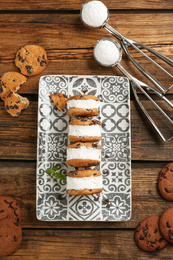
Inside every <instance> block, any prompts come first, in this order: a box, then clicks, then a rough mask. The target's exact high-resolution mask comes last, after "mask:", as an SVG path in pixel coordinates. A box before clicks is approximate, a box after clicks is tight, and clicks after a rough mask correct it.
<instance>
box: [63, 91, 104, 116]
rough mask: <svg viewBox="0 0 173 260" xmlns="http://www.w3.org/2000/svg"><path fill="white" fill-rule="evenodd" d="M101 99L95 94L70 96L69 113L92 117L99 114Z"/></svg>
mask: <svg viewBox="0 0 173 260" xmlns="http://www.w3.org/2000/svg"><path fill="white" fill-rule="evenodd" d="M99 107H100V101H99V99H98V98H97V97H96V96H93V95H75V96H72V97H70V98H68V101H67V109H68V110H67V115H69V116H81V117H85V116H86V117H92V116H98V115H99Z"/></svg>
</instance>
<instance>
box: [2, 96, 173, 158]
mask: <svg viewBox="0 0 173 260" xmlns="http://www.w3.org/2000/svg"><path fill="white" fill-rule="evenodd" d="M143 104H144V105H145V107H146V109H147V110H148V111H150V113H151V112H152V109H151V103H150V101H145V100H144V102H143ZM158 104H159V105H160V106H161V105H163V102H158ZM37 106H38V104H37V101H30V105H29V107H28V108H27V109H26V110H24V111H22V113H21V114H20V115H19V117H18V118H17V119H16V118H14V117H11V116H10V114H8V113H7V112H6V111H5V109H4V103H3V102H0V118H1V121H0V158H1V159H13V160H14V159H16V160H35V159H36V145H37ZM163 107H165V106H163ZM154 111H155V110H154ZM170 114H171V111H170ZM153 118H154V119H156V120H155V121H156V122H157V123H159V122H160V121H161V117H159V115H154V117H153ZM162 119H163V118H162ZM171 127H172V126H171ZM171 129H172V128H171ZM161 130H162V131H163V132H164V133H165V134H166V135H167V130H168V127H165V124H164V121H163V123H162V124H161ZM131 131H132V160H146V161H148V160H156V161H166V160H168V161H169V160H172V158H173V140H172V141H170V142H169V143H164V142H162V141H161V140H160V139H159V138H158V136H157V135H156V134H155V131H154V130H153V128H152V127H151V125H150V124H149V123H148V121H147V120H146V118H145V117H144V115H143V114H142V113H141V111H140V110H139V108H138V107H136V103H135V101H131Z"/></svg>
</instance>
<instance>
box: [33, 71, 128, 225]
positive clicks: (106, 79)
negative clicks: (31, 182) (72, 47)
mask: <svg viewBox="0 0 173 260" xmlns="http://www.w3.org/2000/svg"><path fill="white" fill-rule="evenodd" d="M57 92H61V93H64V94H66V95H67V96H72V95H78V94H91V95H95V96H97V97H99V98H100V100H101V107H100V117H99V119H100V120H101V122H102V127H101V135H102V140H101V145H102V155H101V164H100V166H99V167H98V168H99V169H100V171H101V172H102V175H103V192H102V193H101V194H94V195H88V196H71V195H68V194H66V183H65V182H64V181H61V180H57V179H53V178H51V177H50V176H49V175H48V174H46V173H44V170H46V169H48V168H50V167H52V166H54V165H57V167H58V169H59V171H60V172H61V173H63V174H64V175H66V174H67V173H68V172H69V171H70V170H72V169H70V168H69V167H67V165H66V164H65V161H66V147H67V145H68V121H69V117H68V116H67V115H66V111H58V110H57V109H56V107H55V105H54V104H53V102H52V101H51V100H50V97H49V95H50V94H51V93H57ZM130 141H131V140H130V90H129V81H128V79H127V78H124V77H113V76H67V75H65V76H62V75H47V76H43V77H41V78H40V82H39V103H38V140H37V142H38V143H37V206H36V207H37V208H36V210H37V218H38V219H39V220H43V221H126V220H129V219H130V216H131V157H130V156H131V154H130ZM71 168H72V167H71Z"/></svg>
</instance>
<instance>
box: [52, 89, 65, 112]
mask: <svg viewBox="0 0 173 260" xmlns="http://www.w3.org/2000/svg"><path fill="white" fill-rule="evenodd" d="M50 97H51V98H52V100H53V102H54V104H55V105H56V107H57V108H58V109H59V110H63V109H64V108H65V106H66V104H67V96H66V95H65V94H63V93H55V94H50Z"/></svg>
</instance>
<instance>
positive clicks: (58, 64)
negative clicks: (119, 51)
mask: <svg viewBox="0 0 173 260" xmlns="http://www.w3.org/2000/svg"><path fill="white" fill-rule="evenodd" d="M83 2H84V1H79V0H66V1H58V0H57V1H55V0H49V1H47V0H42V1H41V0H28V1H22V0H1V4H0V39H1V43H0V61H1V62H0V75H3V74H4V73H5V72H8V71H18V69H17V68H16V67H15V64H14V59H15V54H16V52H17V50H18V49H19V47H20V46H24V45H26V44H38V45H41V46H42V47H43V48H45V49H46V51H47V54H48V59H49V64H48V66H47V68H46V70H45V71H44V72H43V73H42V74H41V75H46V74H71V75H73V74H74V75H75V74H78V75H82V74H83V75H121V73H120V72H119V71H118V70H117V69H116V68H114V69H113V68H104V67H101V66H99V65H98V64H97V63H96V61H95V60H94V58H93V47H94V45H95V43H96V40H98V39H101V38H104V37H110V35H109V34H108V33H107V32H106V31H105V30H104V29H100V30H95V31H92V30H89V29H87V28H85V27H84V26H83V25H82V23H81V21H80V15H79V10H80V8H81V4H82V3H83ZM104 3H105V4H106V5H107V7H108V8H109V10H110V19H109V24H110V25H112V26H113V27H115V28H116V29H117V30H118V31H119V32H120V33H122V34H123V35H125V36H127V37H129V38H132V39H135V40H137V41H139V42H142V43H144V44H147V45H149V46H151V47H153V48H155V49H156V50H158V51H160V52H162V53H163V54H165V55H167V56H169V57H170V58H173V26H172V23H173V1H172V0H158V1H149V0H140V1H136V0H128V1H126V0H123V1H118V0H117V1H109V0H105V1H104ZM142 62H143V63H146V62H145V61H144V60H142ZM121 64H122V65H123V66H124V67H125V68H127V69H128V71H129V72H131V73H132V74H133V75H134V76H138V77H140V79H141V80H145V79H144V77H143V76H142V75H141V74H140V73H139V72H138V71H137V70H136V69H134V67H133V66H132V65H131V64H130V62H129V61H128V59H127V57H126V56H125V55H123V61H122V63H121ZM153 74H154V75H157V74H158V71H157V70H156V69H155V70H154V71H153ZM41 75H38V76H33V77H30V78H28V80H27V82H26V83H25V84H24V85H23V86H22V87H21V89H20V91H19V93H20V94H22V95H23V96H26V97H27V98H28V99H29V100H30V106H29V108H28V109H27V110H25V111H23V112H22V113H21V115H20V116H19V117H17V118H13V117H11V116H10V115H9V114H7V112H6V111H5V110H4V104H3V102H2V101H1V102H0V159H1V161H0V172H1V178H0V180H1V184H0V195H8V196H13V197H14V198H15V199H17V200H18V201H19V203H20V205H21V208H22V215H23V218H22V227H23V242H22V245H21V247H20V249H19V250H18V251H17V252H16V253H14V254H13V255H11V256H8V257H6V258H5V257H4V258H1V259H22V260H25V259H26V260H36V259H39V260H45V259H50V260H54V259H58V260H61V259H65V260H67V259H70V260H71V259H90V260H91V259H104V260H107V259H112V260H113V259H150V258H152V259H172V255H173V246H171V245H168V246H167V247H166V248H165V249H163V250H162V251H160V252H159V251H158V252H154V253H148V252H143V251H142V250H140V249H139V248H138V247H137V246H136V244H135V242H134V229H135V227H136V225H137V223H138V222H139V221H140V220H142V219H143V218H145V217H147V216H148V215H158V216H159V215H160V214H161V213H162V212H163V211H164V210H165V209H167V208H168V207H170V206H173V203H171V202H168V201H166V200H164V199H162V198H161V196H160V195H159V193H158V191H157V179H158V173H159V171H160V169H161V168H162V167H163V166H164V165H165V164H167V163H168V162H171V161H173V141H171V142H170V143H163V142H161V141H160V140H159V138H157V136H156V134H155V132H154V131H153V129H152V128H151V126H150V125H148V124H147V122H146V120H145V118H144V117H143V116H142V115H141V113H140V111H139V109H138V107H136V103H135V101H134V97H133V96H132V97H131V122H132V123H131V124H132V125H131V128H132V142H131V146H132V149H131V154H132V204H133V206H132V217H131V220H130V221H127V222H120V223H116V222H113V223H112V222H111V223H108V222H105V223H99V222H53V223H51V222H41V221H38V220H37V219H36V142H37V105H38V103H37V99H38V81H39V77H40V76H41ZM162 79H163V78H162ZM163 80H164V81H165V83H166V84H167V83H170V82H168V81H166V79H163ZM172 94H173V90H172V91H170V92H169V95H168V97H169V98H170V100H173V95H172ZM144 102H146V103H145V104H147V101H145V100H144ZM161 103H162V102H161ZM148 105H149V104H148ZM165 127H166V125H165Z"/></svg>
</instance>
